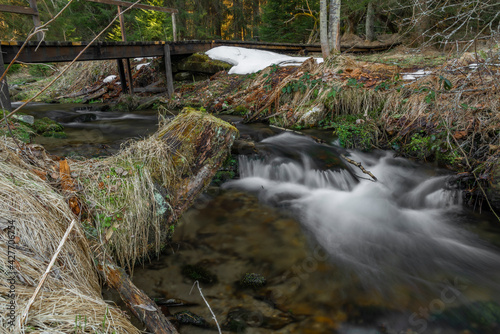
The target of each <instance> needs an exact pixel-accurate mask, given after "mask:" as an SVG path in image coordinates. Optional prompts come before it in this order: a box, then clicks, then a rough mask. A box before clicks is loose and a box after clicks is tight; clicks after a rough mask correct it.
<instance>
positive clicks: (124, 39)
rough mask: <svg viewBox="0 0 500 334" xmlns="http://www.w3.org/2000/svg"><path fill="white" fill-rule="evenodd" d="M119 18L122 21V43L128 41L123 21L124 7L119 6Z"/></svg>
mask: <svg viewBox="0 0 500 334" xmlns="http://www.w3.org/2000/svg"><path fill="white" fill-rule="evenodd" d="M118 18H119V19H120V31H121V33H122V41H123V42H126V41H127V35H125V22H124V20H123V14H122V6H118Z"/></svg>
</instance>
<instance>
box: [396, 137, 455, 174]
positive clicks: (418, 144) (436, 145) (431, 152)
mask: <svg viewBox="0 0 500 334" xmlns="http://www.w3.org/2000/svg"><path fill="white" fill-rule="evenodd" d="M392 146H393V147H394V146H396V147H399V148H400V151H401V152H402V153H404V155H405V156H407V157H409V158H413V159H416V160H422V161H429V162H432V161H436V162H437V163H438V164H439V165H442V166H450V167H453V166H454V165H455V164H456V162H457V160H460V159H461V156H460V154H459V152H458V150H457V149H456V148H455V147H454V146H453V147H450V146H449V144H448V142H447V141H446V132H437V133H435V134H428V133H426V132H425V131H423V130H422V131H419V132H417V133H415V134H413V135H412V136H411V137H410V140H409V141H408V140H406V141H405V142H403V141H402V140H401V138H397V139H396V140H394V141H393V144H392Z"/></svg>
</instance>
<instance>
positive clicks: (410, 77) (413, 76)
mask: <svg viewBox="0 0 500 334" xmlns="http://www.w3.org/2000/svg"><path fill="white" fill-rule="evenodd" d="M431 73H432V71H425V70H418V71H416V72H411V73H401V74H402V75H403V80H417V79H418V78H421V77H424V76H426V75H429V74H431Z"/></svg>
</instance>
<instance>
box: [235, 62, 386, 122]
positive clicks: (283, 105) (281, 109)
mask: <svg viewBox="0 0 500 334" xmlns="http://www.w3.org/2000/svg"><path fill="white" fill-rule="evenodd" d="M364 65H365V63H361V62H357V61H355V60H354V59H353V58H352V57H349V56H344V55H339V56H334V57H330V58H328V59H327V60H326V61H325V62H323V63H321V64H316V62H315V61H314V59H312V58H311V59H309V60H307V61H306V62H304V63H303V64H302V65H301V66H300V67H298V68H297V67H287V68H272V67H271V68H267V69H266V70H263V71H261V72H260V73H259V75H258V76H257V77H256V78H255V80H254V81H253V83H252V84H251V85H250V86H249V87H248V89H246V90H245V91H243V92H240V93H238V94H236V95H234V96H232V97H230V99H231V100H232V101H234V102H233V105H243V106H245V107H247V108H248V109H250V110H251V116H250V118H249V119H250V120H255V119H269V118H272V119H273V122H275V123H277V124H279V125H281V126H285V127H289V126H294V125H301V126H315V125H317V124H318V122H319V121H320V120H321V119H323V118H325V117H327V116H328V115H331V116H332V117H333V116H338V115H354V114H361V113H364V114H368V112H371V111H373V110H377V109H380V108H381V106H382V105H383V102H384V101H385V98H384V96H383V94H381V93H380V92H377V91H375V90H373V89H360V87H358V86H353V85H350V84H349V83H348V82H347V80H346V79H345V78H344V77H341V73H343V72H345V73H347V72H352V71H353V70H357V71H358V72H359V73H361V70H360V69H361V68H363V67H364ZM379 67H380V66H379ZM384 70H385V71H386V72H387V71H388V70H387V66H384ZM391 70H393V69H392V68H391ZM373 71H374V72H377V71H378V70H377V69H373ZM384 75H387V74H384ZM391 75H392V73H391Z"/></svg>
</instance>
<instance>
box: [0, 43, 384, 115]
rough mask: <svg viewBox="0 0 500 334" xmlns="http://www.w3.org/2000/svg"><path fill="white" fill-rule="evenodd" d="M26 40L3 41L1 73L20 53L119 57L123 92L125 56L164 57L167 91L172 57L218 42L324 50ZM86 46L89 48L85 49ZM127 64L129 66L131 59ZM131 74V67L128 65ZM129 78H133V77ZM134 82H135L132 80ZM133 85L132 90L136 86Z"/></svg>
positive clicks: (55, 58) (52, 57)
mask: <svg viewBox="0 0 500 334" xmlns="http://www.w3.org/2000/svg"><path fill="white" fill-rule="evenodd" d="M22 45H23V43H22V42H1V43H0V77H1V76H2V74H3V72H4V66H3V64H9V63H10V62H11V61H12V60H13V59H14V58H15V57H16V55H17V59H16V61H18V62H22V63H52V62H70V61H73V60H74V59H75V58H76V57H78V61H93V60H109V59H117V60H118V70H119V74H120V80H121V83H122V88H123V92H126V91H127V85H126V82H127V79H126V76H125V72H124V67H123V61H122V59H126V60H127V59H129V58H139V57H164V59H165V68H166V76H167V92H168V94H169V95H171V94H172V93H173V77H172V67H171V61H172V59H174V60H176V59H178V58H181V57H186V56H189V55H191V54H193V53H196V52H204V51H207V50H209V49H211V48H214V47H217V46H238V47H245V48H252V49H260V50H267V51H274V52H279V53H287V54H294V53H300V54H303V55H304V54H309V53H313V52H314V53H319V52H321V46H320V45H319V44H318V45H315V44H314V45H311V44H287V43H263V42H245V41H226V40H214V41H184V42H96V43H94V44H91V45H88V44H87V43H83V42H82V43H75V42H41V43H40V42H29V43H27V44H26V45H25V47H24V48H22ZM388 47H390V46H388V45H381V46H379V47H373V46H372V47H368V46H356V47H347V46H345V47H342V51H349V52H370V51H379V50H385V49H387V48H388ZM85 48H86V49H85ZM126 64H128V66H129V64H130V63H129V62H128V61H127V62H126ZM127 72H128V73H129V74H130V73H131V72H130V68H128V69H127ZM129 82H131V80H130V79H129ZM129 85H130V86H131V84H130V83H129ZM3 86H4V90H3V93H0V98H1V102H2V105H3V106H6V107H7V108H6V109H9V107H10V100H9V99H8V97H9V94H8V91H7V90H6V87H5V86H6V85H3ZM130 88H131V87H129V90H128V91H129V92H132V89H130Z"/></svg>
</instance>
